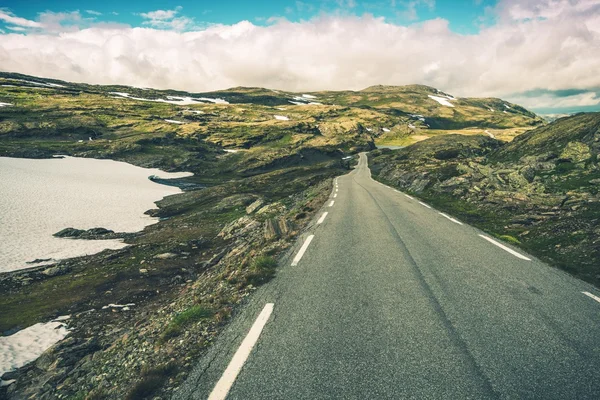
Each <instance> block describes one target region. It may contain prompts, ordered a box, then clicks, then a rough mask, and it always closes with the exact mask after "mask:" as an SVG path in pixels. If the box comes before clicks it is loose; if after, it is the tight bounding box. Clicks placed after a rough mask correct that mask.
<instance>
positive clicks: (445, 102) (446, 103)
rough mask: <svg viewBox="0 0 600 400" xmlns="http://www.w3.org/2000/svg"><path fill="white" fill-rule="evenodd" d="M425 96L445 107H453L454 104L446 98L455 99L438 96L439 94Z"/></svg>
mask: <svg viewBox="0 0 600 400" xmlns="http://www.w3.org/2000/svg"><path fill="white" fill-rule="evenodd" d="M427 97H429V98H430V99H432V100H435V101H437V102H438V103H440V104H441V105H443V106H446V107H454V104H452V103H450V102H449V101H448V100H455V99H451V98H448V97H439V96H432V95H430V94H429V95H427Z"/></svg>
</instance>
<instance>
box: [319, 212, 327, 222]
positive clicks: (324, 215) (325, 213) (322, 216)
mask: <svg viewBox="0 0 600 400" xmlns="http://www.w3.org/2000/svg"><path fill="white" fill-rule="evenodd" d="M327 214H329V213H328V212H327V211H325V212H324V213H323V214H322V215H321V218H319V220H318V221H317V224H322V223H323V221H325V217H326V216H327Z"/></svg>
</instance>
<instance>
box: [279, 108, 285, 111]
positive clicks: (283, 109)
mask: <svg viewBox="0 0 600 400" xmlns="http://www.w3.org/2000/svg"><path fill="white" fill-rule="evenodd" d="M277 109H278V110H280V111H285V109H286V108H285V107H277Z"/></svg>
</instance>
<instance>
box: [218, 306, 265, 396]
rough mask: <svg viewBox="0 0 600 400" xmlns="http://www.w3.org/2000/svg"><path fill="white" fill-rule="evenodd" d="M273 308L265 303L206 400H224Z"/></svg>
mask: <svg viewBox="0 0 600 400" xmlns="http://www.w3.org/2000/svg"><path fill="white" fill-rule="evenodd" d="M273 306H274V304H273V303H267V304H266V305H265V307H264V308H263V310H262V311H261V312H260V314H259V315H258V318H256V321H254V324H253V325H252V328H250V331H249V332H248V334H247V335H246V337H245V338H244V341H243V342H242V344H241V345H240V347H239V348H238V350H237V351H236V352H235V354H234V355H233V358H232V359H231V361H230V362H229V365H228V366H227V369H225V372H223V376H221V379H219V381H218V382H217V384H216V385H215V388H214V389H213V390H212V392H210V395H209V396H208V400H224V399H225V398H226V397H227V394H228V393H229V389H231V386H233V383H234V382H235V379H236V378H237V376H238V374H239V373H240V371H241V370H242V367H243V366H244V364H245V363H246V360H247V359H248V356H249V355H250V353H251V352H252V349H253V348H254V345H255V344H256V342H257V341H258V338H259V336H260V334H261V333H262V330H263V328H264V327H265V325H266V324H267V322H268V321H269V318H270V317H271V313H272V312H273Z"/></svg>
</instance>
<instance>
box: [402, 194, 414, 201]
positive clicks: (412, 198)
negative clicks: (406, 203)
mask: <svg viewBox="0 0 600 400" xmlns="http://www.w3.org/2000/svg"><path fill="white" fill-rule="evenodd" d="M404 195H405V196H406V197H408V198H409V199H411V200H414V199H415V198H414V197H412V196H409V195H407V194H406V193H405V194H404Z"/></svg>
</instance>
